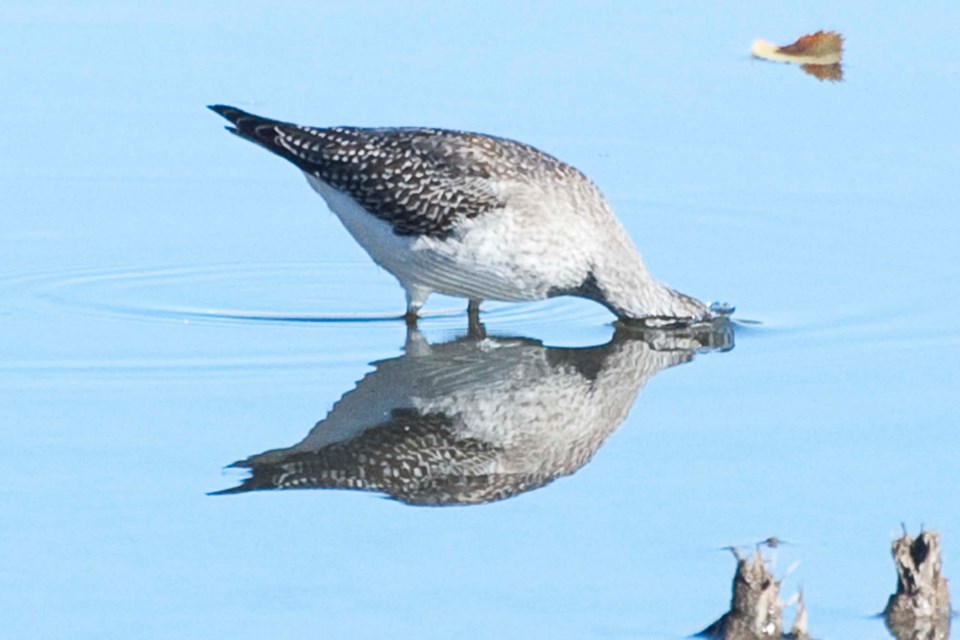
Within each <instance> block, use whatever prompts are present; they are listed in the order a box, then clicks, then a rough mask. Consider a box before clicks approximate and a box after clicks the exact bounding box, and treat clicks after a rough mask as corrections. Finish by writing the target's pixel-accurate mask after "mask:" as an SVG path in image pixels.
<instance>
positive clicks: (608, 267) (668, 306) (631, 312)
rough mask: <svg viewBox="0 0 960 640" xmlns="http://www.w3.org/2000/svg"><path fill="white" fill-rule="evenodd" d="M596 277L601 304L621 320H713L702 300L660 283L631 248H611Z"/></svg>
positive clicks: (628, 246) (595, 269)
mask: <svg viewBox="0 0 960 640" xmlns="http://www.w3.org/2000/svg"><path fill="white" fill-rule="evenodd" d="M626 242H627V243H629V240H626ZM593 273H594V278H595V279H596V285H597V289H598V290H599V293H600V294H601V299H599V300H598V301H599V302H601V303H603V304H604V305H606V306H607V308H608V309H610V310H611V311H612V312H613V313H614V314H616V315H617V317H619V318H621V319H624V320H641V319H651V318H666V319H679V320H691V321H699V320H703V319H706V318H708V317H710V311H709V309H707V307H706V305H704V304H703V303H702V302H700V301H699V300H696V299H694V298H691V297H690V296H686V295H684V294H682V293H679V292H677V291H674V290H673V289H671V288H669V287H667V286H664V285H663V284H661V283H660V282H657V281H656V280H655V279H654V278H653V277H652V276H651V275H650V273H649V272H648V271H647V267H646V265H644V264H643V260H642V259H641V258H640V255H639V254H638V253H637V251H636V249H634V248H633V245H632V244H626V245H624V246H619V245H618V246H613V247H610V248H609V251H607V252H606V253H605V254H604V257H603V259H602V260H601V261H600V262H598V263H597V264H596V265H595V267H594V272H593Z"/></svg>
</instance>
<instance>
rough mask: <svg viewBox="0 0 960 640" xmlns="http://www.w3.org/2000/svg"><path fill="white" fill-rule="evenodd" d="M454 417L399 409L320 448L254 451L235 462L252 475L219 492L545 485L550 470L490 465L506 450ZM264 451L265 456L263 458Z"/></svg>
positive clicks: (469, 493)
mask: <svg viewBox="0 0 960 640" xmlns="http://www.w3.org/2000/svg"><path fill="white" fill-rule="evenodd" d="M453 421H454V418H451V417H450V416H446V415H442V414H435V413H434V414H421V413H419V412H417V411H415V410H410V409H395V410H394V411H393V414H392V416H391V419H390V420H389V421H387V422H384V423H383V424H380V425H376V426H373V427H371V428H370V429H367V430H366V431H364V432H363V433H362V434H361V435H359V436H358V437H356V438H354V439H352V440H349V441H346V442H341V443H335V444H331V445H328V446H326V447H323V448H322V449H319V450H317V451H296V452H292V453H287V454H285V455H283V456H281V457H279V458H275V457H274V456H263V455H261V456H253V457H252V458H250V459H248V460H245V461H242V462H237V463H235V464H234V465H233V466H235V467H248V468H249V469H250V470H251V472H252V475H251V477H250V478H248V479H246V480H244V481H243V483H242V484H241V485H239V486H237V487H234V488H232V489H226V490H224V491H219V492H217V494H231V493H245V492H248V491H258V490H270V489H354V490H359V491H377V492H383V493H386V494H387V495H389V496H391V497H393V498H395V499H397V500H400V501H402V502H406V503H408V504H420V505H449V504H479V503H484V502H493V501H496V500H502V499H504V498H508V497H510V496H513V495H515V494H517V493H523V492H524V491H529V490H531V489H535V488H537V487H539V486H542V485H544V484H546V483H548V482H549V481H551V480H552V479H553V478H552V477H545V476H539V475H532V474H511V473H496V472H492V471H491V470H490V467H492V466H495V462H496V460H497V458H498V456H499V455H501V453H502V452H501V451H500V450H499V449H497V448H496V447H494V446H493V445H491V444H489V443H486V442H483V441H480V440H475V439H471V438H463V437H458V436H456V435H455V434H454V432H453V430H452V429H451V427H452V424H453ZM260 458H267V459H266V460H260Z"/></svg>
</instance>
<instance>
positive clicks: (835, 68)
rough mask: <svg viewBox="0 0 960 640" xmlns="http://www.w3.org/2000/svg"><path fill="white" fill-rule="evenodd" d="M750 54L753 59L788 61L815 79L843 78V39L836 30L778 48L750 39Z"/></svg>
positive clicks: (810, 36)
mask: <svg viewBox="0 0 960 640" xmlns="http://www.w3.org/2000/svg"><path fill="white" fill-rule="evenodd" d="M750 52H751V53H752V54H753V55H754V56H756V57H757V58H762V59H764V60H771V61H773V62H789V63H793V64H799V65H801V68H802V69H803V70H804V71H805V72H806V73H809V74H810V75H812V76H814V77H815V78H817V79H819V80H832V81H834V82H836V81H839V80H842V79H843V68H842V67H841V66H840V60H841V59H842V58H843V36H842V35H840V34H839V33H837V32H836V31H817V32H816V33H812V34H809V35H805V36H802V37H800V38H798V39H797V41H796V42H794V43H793V44H788V45H786V46H783V47H780V46H777V45H775V44H773V43H772V42H767V41H766V40H754V42H753V44H752V45H751V46H750Z"/></svg>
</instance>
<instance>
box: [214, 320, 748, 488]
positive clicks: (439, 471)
mask: <svg viewBox="0 0 960 640" xmlns="http://www.w3.org/2000/svg"><path fill="white" fill-rule="evenodd" d="M732 346H733V331H732V329H731V328H730V326H729V323H727V322H722V323H718V322H714V323H704V324H703V325H702V326H694V325H691V326H687V327H684V328H683V329H665V328H656V329H652V328H638V327H629V328H627V327H620V326H618V328H617V331H616V332H615V334H614V337H613V338H612V339H611V340H610V341H609V342H608V343H606V344H603V345H599V346H595V347H585V348H558V347H545V346H544V345H543V344H542V343H541V342H539V341H537V340H531V339H528V338H499V337H482V336H477V335H476V334H473V335H468V336H465V337H461V338H459V339H456V340H451V341H448V342H443V343H437V344H433V345H431V344H429V343H428V342H427V341H426V340H425V339H424V338H423V336H422V335H421V334H420V333H419V331H417V330H416V329H415V328H411V329H410V333H409V334H408V338H407V350H406V353H405V354H404V355H403V356H400V357H397V358H390V359H387V360H381V361H379V362H375V363H373V366H374V370H373V371H372V372H370V373H369V374H367V376H365V377H364V378H363V379H362V380H361V381H360V382H359V383H358V384H357V385H356V387H355V388H354V389H352V390H351V391H349V392H347V393H346V394H344V395H343V397H342V398H340V400H338V401H337V402H336V403H335V404H334V406H333V408H332V410H331V411H330V413H329V414H328V415H327V416H326V417H325V418H324V419H323V420H321V421H320V422H318V423H317V424H316V425H315V426H314V428H313V429H312V430H311V431H310V433H309V434H308V435H307V436H306V437H305V438H304V439H303V440H302V441H301V442H300V443H298V444H296V445H294V446H292V447H287V448H281V449H274V450H272V451H267V452H264V453H262V454H258V455H254V456H251V457H250V458H248V459H246V460H244V461H241V462H239V463H237V464H236V466H239V467H244V468H248V469H249V470H250V472H251V476H250V477H249V478H248V479H247V480H244V481H243V483H242V484H241V485H240V486H238V487H235V488H233V489H228V490H226V491H224V492H221V493H243V492H247V491H254V490H263V489H292V488H301V489H303V488H316V489H320V488H326V489H332V488H343V489H353V490H361V491H375V492H380V493H385V494H387V495H389V496H391V497H393V498H395V499H398V500H401V501H403V502H406V503H408V504H420V505H451V504H478V503H484V502H492V501H495V500H502V499H505V498H508V497H511V496H514V495H517V494H519V493H523V492H526V491H530V490H532V489H535V488H538V487H542V486H544V485H546V484H548V483H550V482H552V481H553V480H554V479H556V478H558V477H561V476H565V475H569V474H571V473H574V472H575V471H577V470H578V469H579V468H581V467H582V466H583V465H584V464H586V463H587V462H588V461H589V460H590V459H591V458H592V457H593V455H594V453H595V452H596V450H597V449H598V448H599V447H600V446H601V445H602V444H603V442H604V441H605V440H606V439H607V437H608V436H609V435H610V434H611V433H613V431H614V430H616V428H617V427H618V426H619V425H620V424H621V423H622V422H623V420H624V419H625V418H626V416H627V413H628V412H629V411H630V409H631V408H632V406H633V404H634V401H635V399H636V397H637V394H638V393H639V392H640V390H641V389H642V388H643V386H644V385H645V384H646V382H647V380H649V379H650V378H651V377H653V376H654V375H656V374H657V372H659V371H661V370H663V369H665V368H668V367H672V366H674V365H677V364H682V363H685V362H689V361H690V360H691V359H692V358H693V355H694V353H695V352H697V351H703V350H709V349H721V350H726V349H730V348H732Z"/></svg>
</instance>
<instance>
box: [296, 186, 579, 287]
mask: <svg viewBox="0 0 960 640" xmlns="http://www.w3.org/2000/svg"><path fill="white" fill-rule="evenodd" d="M306 175H307V178H308V180H309V182H310V184H311V186H312V187H313V188H314V189H315V190H316V191H317V192H318V193H319V194H320V195H321V196H323V198H324V200H325V201H326V202H327V205H328V206H329V207H330V209H331V210H332V211H333V212H334V213H335V214H336V215H337V216H338V217H339V218H340V220H341V221H342V222H343V225H344V226H345V227H346V228H347V231H349V232H350V234H351V235H352V236H353V237H354V238H355V239H356V241H357V242H358V243H359V244H360V245H361V246H362V247H363V248H364V249H365V250H366V251H367V253H369V254H370V257H371V258H373V260H374V261H375V262H376V263H377V264H379V265H380V266H381V267H383V268H384V269H386V270H387V271H389V272H390V273H392V274H393V275H394V276H396V278H397V279H398V280H400V282H401V284H402V285H403V286H404V287H405V288H406V289H407V290H408V291H411V290H422V291H423V292H424V293H429V292H431V291H437V292H440V293H445V294H448V295H453V296H460V297H466V298H473V299H480V300H483V299H494V300H507V301H520V300H537V299H543V298H545V297H547V295H548V292H549V291H550V290H551V289H555V288H563V287H574V286H576V285H577V284H579V283H580V282H582V281H583V278H584V277H585V276H586V274H587V272H588V271H589V263H590V259H589V253H590V251H592V250H593V243H592V235H593V234H591V233H589V230H585V229H584V228H583V226H584V225H583V221H582V220H581V218H580V217H579V216H577V215H576V212H575V211H572V210H570V209H571V208H570V205H569V203H566V202H562V201H561V202H558V203H557V206H556V207H555V208H554V209H553V210H550V211H547V212H544V211H542V209H543V207H544V203H543V202H537V203H531V204H532V205H533V206H535V207H536V208H537V210H538V212H539V213H540V215H539V216H536V218H533V219H531V216H530V215H529V213H528V212H527V211H525V210H524V209H523V207H506V208H504V209H500V210H495V211H490V212H487V213H485V214H483V215H481V216H477V217H475V218H470V219H464V220H463V221H462V223H461V225H460V227H459V228H458V229H457V230H456V231H455V232H454V233H453V234H451V235H450V236H449V237H445V238H435V237H429V236H400V235H397V234H395V233H394V232H393V228H392V227H391V225H390V224H388V223H387V222H385V221H383V220H381V219H379V218H377V217H376V216H374V215H372V214H371V213H370V212H368V211H366V210H365V209H364V208H363V207H361V206H360V205H359V204H358V203H357V202H356V201H355V200H354V199H353V198H351V197H350V196H348V195H346V194H344V193H343V192H341V191H339V190H337V189H334V188H332V187H331V186H330V185H328V184H326V183H325V182H323V181H322V180H320V179H318V178H316V177H314V176H312V175H310V174H306ZM544 213H545V214H546V215H544Z"/></svg>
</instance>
